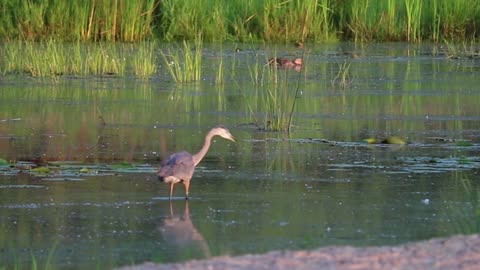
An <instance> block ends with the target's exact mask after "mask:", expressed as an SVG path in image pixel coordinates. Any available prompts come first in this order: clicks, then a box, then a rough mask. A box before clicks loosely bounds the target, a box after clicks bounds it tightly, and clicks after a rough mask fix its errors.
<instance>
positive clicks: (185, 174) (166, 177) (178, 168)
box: [157, 126, 235, 200]
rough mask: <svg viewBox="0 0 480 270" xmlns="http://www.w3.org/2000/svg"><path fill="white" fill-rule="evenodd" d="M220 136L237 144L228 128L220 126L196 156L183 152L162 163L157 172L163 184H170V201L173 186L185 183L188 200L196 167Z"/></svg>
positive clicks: (210, 134)
mask: <svg viewBox="0 0 480 270" xmlns="http://www.w3.org/2000/svg"><path fill="white" fill-rule="evenodd" d="M215 136H220V137H222V138H225V139H227V140H231V141H232V142H235V139H234V138H233V136H232V134H230V131H228V129H227V128H225V127H222V126H218V127H215V128H212V129H211V130H210V131H209V132H208V133H207V135H206V136H205V142H204V144H203V147H202V149H200V151H199V152H198V153H196V154H194V155H192V154H190V153H188V152H186V151H182V152H178V153H175V154H172V155H171V156H169V157H168V158H167V160H166V161H165V162H164V163H162V166H161V167H160V169H159V170H158V172H157V176H158V179H159V180H160V181H162V182H165V183H167V184H170V200H171V199H172V194H173V186H174V185H175V184H176V183H183V185H184V186H185V199H186V200H188V190H189V187H190V179H192V176H193V172H194V171H195V167H196V166H197V165H198V163H200V161H202V159H203V157H204V156H205V154H207V152H208V149H209V148H210V144H211V143H212V138H213V137H215Z"/></svg>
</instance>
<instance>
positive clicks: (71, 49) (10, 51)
mask: <svg viewBox="0 0 480 270" xmlns="http://www.w3.org/2000/svg"><path fill="white" fill-rule="evenodd" d="M155 48H156V44H155V43H153V42H145V43H141V44H139V45H138V46H126V45H125V44H115V43H93V44H84V43H81V42H75V43H66V44H65V43H60V42H56V41H54V40H48V41H45V42H28V41H27V42H19V41H14V42H6V43H4V44H3V46H2V51H3V54H2V55H0V57H1V58H0V70H1V72H2V73H3V74H12V73H20V74H28V75H30V76H32V77H40V78H44V77H51V78H54V77H59V76H63V75H67V76H68V75H72V76H87V75H100V76H102V75H117V76H123V75H126V74H127V72H128V68H127V66H128V67H130V66H131V70H132V73H133V75H135V76H137V77H141V78H147V77H149V76H151V75H153V74H154V73H155V72H156V66H157V57H156V54H155Z"/></svg>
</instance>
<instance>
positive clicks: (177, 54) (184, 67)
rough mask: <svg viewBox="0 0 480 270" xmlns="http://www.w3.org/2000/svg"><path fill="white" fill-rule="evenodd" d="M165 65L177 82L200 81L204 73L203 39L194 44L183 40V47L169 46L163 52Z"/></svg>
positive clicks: (198, 39)
mask: <svg viewBox="0 0 480 270" xmlns="http://www.w3.org/2000/svg"><path fill="white" fill-rule="evenodd" d="M161 55H162V57H163V60H164V63H165V66H166V67H167V69H168V71H169V73H170V75H171V76H172V78H173V80H174V81H176V82H193V81H199V80H200V78H201V74H202V39H201V38H197V39H196V40H195V43H193V48H192V44H191V43H189V42H187V41H183V43H182V46H181V47H178V46H177V47H175V48H169V49H167V50H166V52H162V53H161Z"/></svg>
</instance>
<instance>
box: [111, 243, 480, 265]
mask: <svg viewBox="0 0 480 270" xmlns="http://www.w3.org/2000/svg"><path fill="white" fill-rule="evenodd" d="M120 269H122V270H127V269H128V270H133V269H136V270H153V269H155V270H160V269H161V270H167V269H168V270H171V269H194V270H195V269H208V270H216V269H218V270H221V269H234V270H247V269H248V270H251V269H281V270H287V269H288V270H292V269H293V270H304V269H322V270H333V269H336V270H339V269H347V270H353V269H355V270H362V269H365V270H367V269H368V270H372V269H373V270H375V269H388V270H395V269H409V270H410V269H418V270H420V269H421V270H425V269H445V270H456V269H471V270H474V269H475V270H476V269H480V235H478V234H475V235H468V236H465V235H458V236H452V237H449V238H437V239H432V240H428V241H422V242H415V243H409V244H404V245H400V246H382V247H365V248H357V247H349V246H343V247H336V246H332V247H324V248H319V249H316V250H308V251H272V252H268V253H265V254H262V255H244V256H238V257H228V256H222V257H215V258H211V259H205V260H193V261H188V262H185V263H179V264H155V263H151V262H147V263H144V264H141V265H136V266H130V267H123V268H120Z"/></svg>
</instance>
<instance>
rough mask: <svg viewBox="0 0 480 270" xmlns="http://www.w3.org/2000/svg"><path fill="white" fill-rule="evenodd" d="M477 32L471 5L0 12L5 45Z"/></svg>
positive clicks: (40, 6)
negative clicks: (20, 42) (11, 42)
mask: <svg viewBox="0 0 480 270" xmlns="http://www.w3.org/2000/svg"><path fill="white" fill-rule="evenodd" d="M479 25H480V3H479V2H478V1H476V0H458V1H440V0H430V1H416V0H359V1H331V0H305V1H300V0H287V1H284V0H266V1H223V0H199V1H195V0H185V1H180V2H179V1H175V0H165V1H156V0H132V1H115V0H104V1H93V2H92V1H88V0H79V1H75V2H74V3H67V2H62V1H57V0H39V1H21V0H12V1H6V2H5V3H4V4H3V8H2V9H1V10H0V38H2V39H3V40H12V39H23V40H46V39H50V38H55V39H57V40H61V41H78V40H81V41H127V42H132V41H144V40H146V39H151V38H154V37H158V38H161V39H163V40H166V41H173V40H195V39H197V38H198V37H199V36H198V35H199V34H201V35H202V40H205V41H224V40H235V41H241V42H245V41H252V40H265V41H269V42H286V41H302V42H303V41H305V40H312V41H330V40H336V39H339V38H340V39H353V40H355V41H369V40H377V41H384V40H402V41H411V42H419V41H421V40H424V39H430V40H433V41H435V42H439V41H441V40H442V39H443V38H446V39H450V40H461V39H474V38H476V37H477V36H478V26H479Z"/></svg>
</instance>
